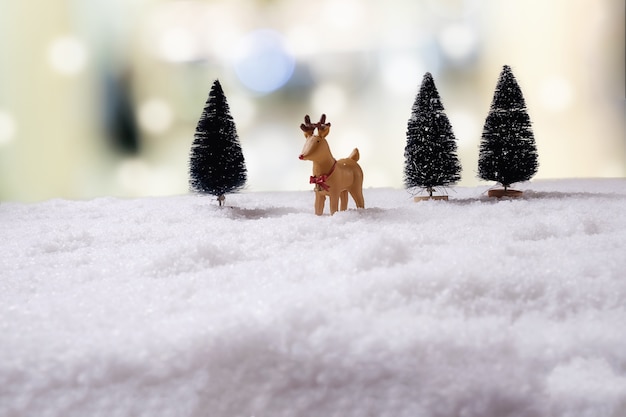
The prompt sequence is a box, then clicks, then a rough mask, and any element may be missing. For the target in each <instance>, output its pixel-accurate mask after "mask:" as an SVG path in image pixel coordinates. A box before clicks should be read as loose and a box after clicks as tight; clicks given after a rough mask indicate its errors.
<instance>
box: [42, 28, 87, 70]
mask: <svg viewBox="0 0 626 417" xmlns="http://www.w3.org/2000/svg"><path fill="white" fill-rule="evenodd" d="M48 61H49V62H50V66H51V67H52V68H53V69H54V70H55V71H57V72H58V73H60V74H63V75H76V74H78V73H79V72H81V71H82V70H83V69H84V68H85V65H86V64H87V51H86V49H85V45H84V43H83V42H82V41H80V40H79V39H78V38H76V37H73V36H61V37H58V38H56V39H54V40H52V42H50V46H49V47H48Z"/></svg>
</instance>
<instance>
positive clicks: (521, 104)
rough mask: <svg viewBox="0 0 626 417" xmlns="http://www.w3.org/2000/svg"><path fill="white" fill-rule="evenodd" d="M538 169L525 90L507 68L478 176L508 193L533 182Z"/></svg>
mask: <svg viewBox="0 0 626 417" xmlns="http://www.w3.org/2000/svg"><path fill="white" fill-rule="evenodd" d="M538 166H539V163H538V161H537V147H536V145H535V138H534V136H533V132H532V128H531V124H530V117H528V113H527V112H526V103H525V101H524V97H523V95H522V90H521V89H520V87H519V85H518V84H517V81H516V80H515V77H514V76H513V72H512V71H511V67H509V66H508V65H505V66H504V68H503V69H502V72H501V73H500V78H499V79H498V84H497V86H496V90H495V92H494V95H493V101H492V102H491V108H490V110H489V114H488V115H487V119H486V120H485V126H484V128H483V134H482V139H481V143H480V153H479V157H478V177H479V178H481V179H483V180H486V181H496V182H499V183H500V184H502V186H503V187H504V189H505V190H507V188H508V187H510V186H511V184H514V183H516V182H521V181H528V180H529V179H531V178H532V176H533V175H535V173H536V172H537V168H538Z"/></svg>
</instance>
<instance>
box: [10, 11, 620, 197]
mask: <svg viewBox="0 0 626 417" xmlns="http://www.w3.org/2000/svg"><path fill="white" fill-rule="evenodd" d="M624 13H625V11H624V1H622V0H551V1H545V0H506V1H503V0H385V1H382V0H317V1H304V0H178V1H174V0H46V1H15V0H0V199H1V200H4V201H7V200H12V201H38V200H44V199H49V198H56V197H62V198H74V199H85V198H93V197H97V196H106V195H110V196H119V197H135V196H147V195H168V194H182V193H186V192H187V190H188V158H189V149H190V146H191V142H192V140H193V135H194V131H195V126H196V123H197V121H198V119H199V117H200V114H201V112H202V109H203V106H204V103H205V101H206V99H207V96H208V92H209V89H210V87H211V84H212V82H213V80H214V79H219V80H220V82H221V83H222V86H223V88H224V91H225V94H226V97H227V99H228V102H229V104H230V109H231V115H232V116H233V118H234V120H235V123H236V125H237V130H238V133H239V138H240V141H241V145H242V148H243V152H244V156H245V158H246V165H247V167H248V185H247V190H249V191H280V190H308V189H310V188H311V186H310V185H309V184H308V177H309V175H310V172H311V164H310V162H302V161H299V160H298V155H299V153H300V150H301V148H302V145H303V142H304V139H303V135H302V134H301V132H300V129H299V125H300V123H301V122H302V119H303V116H304V115H305V114H307V113H308V114H310V115H311V117H312V118H314V119H315V120H317V118H318V117H319V115H320V114H321V113H322V112H324V113H326V114H327V115H328V120H329V121H330V122H331V123H332V125H333V127H332V130H331V133H330V135H329V137H328V138H329V142H330V144H331V148H332V151H333V154H334V156H335V157H337V158H340V157H346V156H347V155H348V154H349V153H350V151H351V150H352V148H354V147H358V148H359V149H360V152H361V165H362V167H363V169H364V171H365V183H364V186H365V187H398V188H400V187H402V186H403V185H402V175H403V167H404V155H403V152H404V146H405V144H406V136H405V132H406V124H407V121H408V118H409V116H410V114H411V106H412V105H413V101H414V99H415V95H416V93H417V92H418V89H419V85H420V83H421V80H422V77H423V75H424V73H425V72H426V71H428V72H431V73H432V74H433V76H434V79H435V83H436V85H437V88H438V90H439V93H440V95H441V98H442V101H443V105H444V107H445V108H446V113H447V115H448V117H449V118H450V121H451V123H452V126H453V129H454V133H455V135H456V138H457V140H458V146H459V156H460V159H461V163H462V165H463V172H462V180H461V182H460V183H459V185H467V186H471V185H476V184H480V183H481V182H480V181H479V180H478V179H477V178H476V172H477V160H478V146H479V141H480V135H481V131H482V125H483V123H484V119H485V117H486V115H487V112H488V110H489V105H490V102H491V99H492V96H493V90H494V88H495V85H496V82H497V79H498V75H499V73H500V71H501V69H502V66H503V65H505V64H507V65H510V66H511V67H512V69H513V73H514V74H515V76H516V78H517V80H518V82H519V84H520V87H521V88H522V92H523V93H524V96H525V99H526V104H527V106H528V112H529V115H530V118H531V121H532V122H533V127H534V133H535V139H536V141H537V147H538V152H539V157H540V160H539V162H540V167H539V172H538V174H537V175H536V176H535V179H541V178H565V177H624V176H626V143H625V142H626V139H625V104H624V94H625V93H624V78H625V68H624V61H625V56H624V55H625V54H624V50H625V45H624Z"/></svg>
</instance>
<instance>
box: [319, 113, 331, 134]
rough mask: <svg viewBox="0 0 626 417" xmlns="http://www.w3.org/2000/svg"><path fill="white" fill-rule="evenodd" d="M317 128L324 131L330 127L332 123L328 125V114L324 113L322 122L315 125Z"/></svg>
mask: <svg viewBox="0 0 626 417" xmlns="http://www.w3.org/2000/svg"><path fill="white" fill-rule="evenodd" d="M315 126H316V127H317V129H318V130H319V128H320V127H321V128H322V129H324V128H326V126H328V127H330V123H326V114H324V113H322V116H321V117H320V121H319V122H317V123H315Z"/></svg>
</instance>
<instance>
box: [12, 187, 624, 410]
mask: <svg viewBox="0 0 626 417" xmlns="http://www.w3.org/2000/svg"><path fill="white" fill-rule="evenodd" d="M487 188H488V187H487V186H484V187H474V188H456V189H453V190H450V197H451V199H450V201H448V202H443V201H431V202H420V203H414V202H413V201H412V198H411V196H410V195H409V194H408V193H407V192H406V191H405V190H394V189H366V190H365V203H366V207H367V208H366V209H365V210H356V209H353V208H352V207H354V203H353V202H352V201H351V203H350V204H351V206H350V207H351V209H350V210H348V211H347V212H339V213H337V214H336V215H334V216H332V217H331V216H329V215H325V216H323V217H317V216H315V215H314V214H313V198H314V197H313V194H312V192H284V193H253V192H249V193H242V194H238V195H228V196H227V199H226V203H227V204H228V207H225V208H219V207H217V204H216V202H215V201H214V198H213V197H207V196H196V195H184V196H173V197H163V198H143V199H134V200H121V199H114V198H100V199H96V200H91V201H66V200H51V201H47V202H42V203H36V204H22V203H11V202H3V203H1V204H0V222H1V225H0V230H2V243H1V244H0V245H1V246H0V248H1V252H0V257H1V258H0V259H1V260H0V262H1V264H0V266H1V268H0V416H2V417H9V416H11V417H13V416H20V417H26V416H39V417H46V416H63V417H71V416H81V417H84V416H107V417H112V416H150V417H154V416H176V417H178V416H211V417H222V416H223V417H237V416H240V417H252V416H255V417H265V416H267V417H281V416H285V417H287V416H289V417H294V416H295V417H311V416H314V417H317V416H320V417H322V416H323V417H331V416H337V417H352V416H354V417H356V416H359V417H364V416H377V417H383V416H389V417H420V416H442V417H443V416H462V417H473V416H475V417H505V416H520V417H521V416H524V417H540V416H541V417H542V416H546V417H548V416H549V417H558V416H571V417H581V416H582V417H621V416H626V272H625V271H626V256H625V248H626V180H624V179H615V180H559V181H543V182H542V181H539V182H531V183H525V184H521V186H520V187H518V188H519V189H523V190H525V194H524V197H523V198H521V199H516V200H512V199H508V200H507V199H505V200H500V201H498V200H495V199H490V198H488V197H486V195H485V191H486V189H487ZM326 213H328V207H326Z"/></svg>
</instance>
